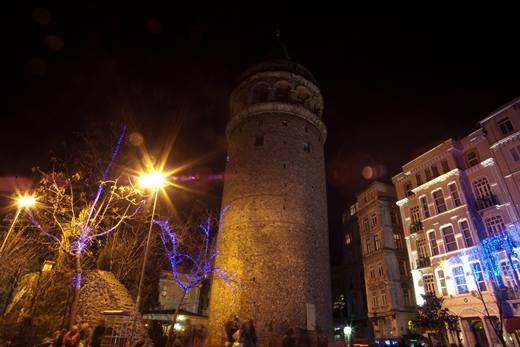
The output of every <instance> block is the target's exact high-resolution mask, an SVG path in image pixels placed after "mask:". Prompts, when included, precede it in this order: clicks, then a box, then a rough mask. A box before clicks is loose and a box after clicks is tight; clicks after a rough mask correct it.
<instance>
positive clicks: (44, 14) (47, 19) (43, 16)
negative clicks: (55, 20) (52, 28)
mask: <svg viewBox="0 0 520 347" xmlns="http://www.w3.org/2000/svg"><path fill="white" fill-rule="evenodd" d="M32 18H33V20H34V22H35V23H37V24H39V25H42V26H47V25H49V24H51V22H52V17H51V14H50V13H49V11H47V10H46V9H44V8H41V7H37V8H35V9H33V11H32Z"/></svg>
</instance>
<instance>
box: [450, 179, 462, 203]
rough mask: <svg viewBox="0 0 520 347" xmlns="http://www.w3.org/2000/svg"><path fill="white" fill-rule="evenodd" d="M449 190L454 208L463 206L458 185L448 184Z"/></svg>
mask: <svg viewBox="0 0 520 347" xmlns="http://www.w3.org/2000/svg"><path fill="white" fill-rule="evenodd" d="M448 189H449V191H450V194H451V201H452V202H453V207H457V206H460V205H462V202H461V201H460V196H459V191H458V189H457V185H456V184H455V183H450V184H448Z"/></svg>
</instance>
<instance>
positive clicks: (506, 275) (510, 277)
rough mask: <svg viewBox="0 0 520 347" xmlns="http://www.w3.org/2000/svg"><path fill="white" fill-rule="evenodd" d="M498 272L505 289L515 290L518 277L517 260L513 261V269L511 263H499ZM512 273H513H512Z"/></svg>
mask: <svg viewBox="0 0 520 347" xmlns="http://www.w3.org/2000/svg"><path fill="white" fill-rule="evenodd" d="M500 271H501V273H502V279H503V280H504V284H505V286H506V287H509V288H511V289H516V288H517V285H516V278H515V274H516V277H518V276H519V273H518V272H519V270H518V260H516V259H513V269H512V268H511V263H510V262H509V261H503V262H501V263H500ZM513 271H514V272H513Z"/></svg>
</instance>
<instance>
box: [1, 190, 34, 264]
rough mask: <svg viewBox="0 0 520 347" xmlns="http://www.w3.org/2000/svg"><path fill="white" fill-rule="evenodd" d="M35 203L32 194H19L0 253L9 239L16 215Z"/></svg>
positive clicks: (16, 218) (16, 219)
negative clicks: (14, 212)
mask: <svg viewBox="0 0 520 347" xmlns="http://www.w3.org/2000/svg"><path fill="white" fill-rule="evenodd" d="M35 204H36V198H35V197H34V196H33V195H29V194H25V195H21V196H19V197H18V198H17V199H16V205H17V206H18V208H17V210H16V214H15V216H14V219H13V222H12V223H11V226H10V227H9V230H8V231H7V235H6V236H5V238H4V241H3V242H2V246H0V255H1V254H2V252H3V251H4V248H5V246H6V245H7V240H8V239H9V236H11V233H12V232H13V229H14V225H15V224H16V222H17V221H18V217H19V216H20V213H21V212H22V210H23V209H24V208H27V209H28V208H31V207H33V206H34V205H35Z"/></svg>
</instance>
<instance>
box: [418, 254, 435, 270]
mask: <svg viewBox="0 0 520 347" xmlns="http://www.w3.org/2000/svg"><path fill="white" fill-rule="evenodd" d="M431 265H432V264H431V262H430V258H428V257H420V258H417V260H416V261H415V269H416V270H419V269H423V268H425V267H430V266H431Z"/></svg>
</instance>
